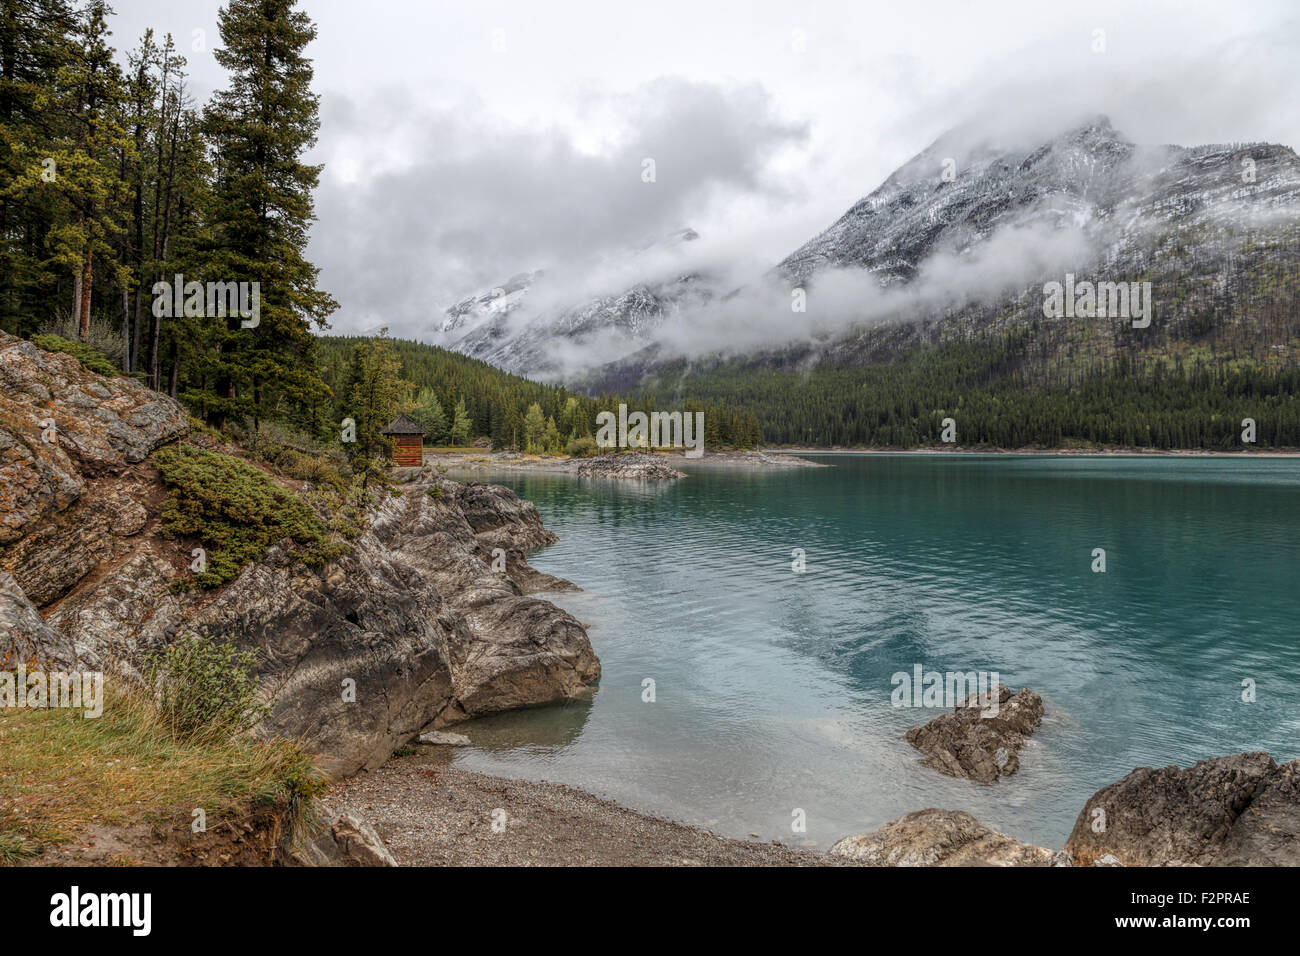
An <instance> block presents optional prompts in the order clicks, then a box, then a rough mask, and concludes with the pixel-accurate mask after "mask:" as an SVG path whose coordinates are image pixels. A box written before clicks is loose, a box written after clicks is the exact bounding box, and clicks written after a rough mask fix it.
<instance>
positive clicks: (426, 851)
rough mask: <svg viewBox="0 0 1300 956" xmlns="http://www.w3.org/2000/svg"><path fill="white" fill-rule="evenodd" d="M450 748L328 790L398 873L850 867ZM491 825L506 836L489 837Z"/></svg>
mask: <svg viewBox="0 0 1300 956" xmlns="http://www.w3.org/2000/svg"><path fill="white" fill-rule="evenodd" d="M453 749H454V748H452V747H446V746H432V747H430V746H420V747H418V748H417V752H416V753H415V754H414V755H412V756H407V757H394V758H392V759H390V760H388V761H386V762H385V763H384V764H383V765H382V766H380V767H378V768H376V769H374V770H371V771H367V772H362V773H358V774H355V775H353V776H352V777H349V778H348V779H347V780H344V781H341V782H340V783H337V784H335V785H334V786H333V787H332V788H331V789H330V795H329V796H330V799H331V800H332V801H333V802H334V803H336V804H338V805H340V806H342V807H346V808H348V809H349V810H351V811H355V812H356V813H357V814H359V815H361V816H363V817H364V819H365V820H366V822H367V823H368V824H369V825H370V826H372V827H373V828H374V829H375V832H376V833H378V835H379V837H380V839H382V840H383V842H384V845H385V846H386V847H388V849H389V850H390V851H391V852H392V854H393V856H394V857H395V858H396V859H397V861H398V863H399V864H400V865H402V866H853V865H857V864H855V862H854V861H853V860H849V859H843V858H840V857H836V856H831V855H830V854H828V853H826V852H824V851H822V850H820V849H813V848H807V847H797V846H790V845H787V844H784V843H778V842H775V841H772V842H761V841H759V840H757V839H755V840H737V839H733V838H731V837H724V836H720V835H718V834H716V833H713V832H712V831H710V830H706V829H704V828H702V827H696V826H691V825H689V824H686V823H681V822H678V821H676V820H671V819H668V818H666V817H660V816H656V815H654V814H651V813H646V812H644V811H641V810H635V809H632V808H630V807H625V806H623V805H622V804H620V803H617V802H615V801H613V800H608V799H605V798H603V797H599V796H596V795H595V794H593V793H591V792H590V791H587V790H583V789H582V788H580V787H574V786H569V785H567V784H563V783H552V782H549V781H545V780H542V781H533V780H520V779H515V778H510V777H498V776H494V775H491V774H485V773H479V772H477V771H472V770H461V769H459V768H457V767H455V766H453V765H452V754H451V752H450V751H452V750H453ZM501 811H504V817H502V815H501ZM494 815H495V817H494ZM494 819H496V820H498V821H500V820H504V824H505V830H504V831H500V832H494V831H493V821H494ZM497 825H498V827H499V826H500V824H499V823H498V824H497Z"/></svg>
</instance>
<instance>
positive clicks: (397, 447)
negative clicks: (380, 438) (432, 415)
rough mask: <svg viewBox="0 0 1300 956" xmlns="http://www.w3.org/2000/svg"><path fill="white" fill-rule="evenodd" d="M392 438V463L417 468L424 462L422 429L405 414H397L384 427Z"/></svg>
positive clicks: (386, 433)
mask: <svg viewBox="0 0 1300 956" xmlns="http://www.w3.org/2000/svg"><path fill="white" fill-rule="evenodd" d="M384 434H385V435H391V436H392V438H393V464H394V465H397V466H398V467H400V468H419V467H420V466H421V465H422V464H424V429H423V428H421V427H420V426H419V424H418V423H417V422H414V421H412V420H411V419H409V418H407V417H406V416H405V415H398V416H397V417H396V418H394V419H393V420H392V421H391V422H390V423H389V425H388V427H387V428H385V429H384Z"/></svg>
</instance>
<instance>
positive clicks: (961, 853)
mask: <svg viewBox="0 0 1300 956" xmlns="http://www.w3.org/2000/svg"><path fill="white" fill-rule="evenodd" d="M830 852H831V853H832V854H833V855H835V856H843V857H847V858H848V859H850V860H856V861H857V862H859V863H863V864H865V865H867V866H1052V865H1053V860H1054V859H1055V857H1056V854H1054V853H1053V852H1052V851H1051V850H1048V849H1046V848H1044V847H1041V846H1033V845H1032V844H1028V843H1021V842H1020V841H1019V840H1015V839H1012V838H1011V837H1009V836H1007V835H1006V834H1005V833H999V832H998V831H997V830H991V829H989V828H988V827H986V826H984V825H983V824H982V823H980V822H979V821H978V820H976V819H975V818H974V817H973V816H971V815H970V814H969V813H964V812H962V811H961V810H933V809H931V810H918V811H916V812H915V813H909V814H908V815H907V816H905V817H900V818H899V819H897V820H893V821H891V822H889V823H886V824H885V825H884V826H883V827H881V828H880V829H879V830H876V831H874V832H872V833H861V834H858V835H857V836H849V837H845V838H844V839H842V840H839V841H838V842H836V843H835V844H834V845H833V846H832V847H831V848H830Z"/></svg>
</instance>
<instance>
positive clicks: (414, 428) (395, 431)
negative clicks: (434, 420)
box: [384, 415, 424, 435]
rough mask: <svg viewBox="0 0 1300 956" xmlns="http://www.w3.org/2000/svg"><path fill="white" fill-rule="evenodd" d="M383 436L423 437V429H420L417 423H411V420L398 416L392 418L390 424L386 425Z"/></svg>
mask: <svg viewBox="0 0 1300 956" xmlns="http://www.w3.org/2000/svg"><path fill="white" fill-rule="evenodd" d="M384 434H385V435H423V434H424V429H423V428H421V427H420V425H419V423H418V422H414V421H412V420H411V419H409V418H407V417H406V416H405V415H398V416H397V417H396V418H394V419H393V420H392V421H391V422H389V423H388V427H387V428H385V429H384Z"/></svg>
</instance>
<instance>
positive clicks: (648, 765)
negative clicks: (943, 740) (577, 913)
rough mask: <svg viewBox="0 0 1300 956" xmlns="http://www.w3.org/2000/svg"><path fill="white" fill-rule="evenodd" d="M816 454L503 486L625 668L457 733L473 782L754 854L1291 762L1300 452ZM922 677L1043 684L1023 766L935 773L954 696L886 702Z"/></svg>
mask: <svg viewBox="0 0 1300 956" xmlns="http://www.w3.org/2000/svg"><path fill="white" fill-rule="evenodd" d="M809 457H811V458H812V459H813V460H816V461H819V462H824V463H827V464H828V465H830V467H826V468H799V469H788V470H778V471H766V472H754V471H750V470H743V469H740V468H734V467H720V466H715V465H709V464H707V463H706V464H704V465H701V466H695V467H692V466H691V465H690V464H689V463H688V464H687V465H685V466H683V470H688V471H689V472H690V476H689V477H688V478H686V479H684V480H681V481H678V482H671V483H669V482H662V483H629V482H615V481H591V480H581V479H576V478H573V477H569V476H560V475H541V474H528V475H524V474H503V475H499V476H493V477H492V478H491V480H493V481H496V482H499V483H501V484H505V485H508V486H510V487H512V488H513V489H514V490H515V491H517V492H518V493H519V494H520V495H521V496H523V497H526V498H528V499H529V500H531V501H533V502H535V503H536V504H537V506H538V508H539V509H540V510H541V513H542V518H543V520H544V521H545V523H546V525H547V527H549V528H551V529H552V530H554V531H555V532H557V533H558V534H559V536H560V540H559V543H557V544H555V545H553V546H551V547H549V548H546V549H544V550H542V551H540V552H536V553H535V554H533V555H532V557H531V558H530V561H531V563H532V564H533V565H534V566H536V567H537V568H539V569H540V570H543V571H546V572H549V573H551V574H557V575H560V576H561V577H565V578H568V579H569V580H571V581H573V582H574V583H576V584H577V585H579V586H580V587H581V588H582V589H583V590H582V591H581V592H575V593H565V594H557V595H548V596H547V597H548V598H549V599H551V600H554V601H555V603H557V604H560V605H561V606H563V607H564V608H566V609H567V610H569V611H570V612H571V613H573V614H574V616H575V617H577V618H578V619H579V620H581V621H582V622H583V623H584V624H586V625H587V626H588V630H589V633H590V636H591V641H592V645H593V647H594V648H595V650H596V653H597V654H598V655H599V656H600V659H601V662H602V665H603V671H604V673H603V677H602V680H601V683H600V686H599V688H598V690H597V691H596V693H595V694H594V696H593V699H592V700H591V701H590V702H583V703H573V704H565V705H562V706H554V707H547V708H539V709H536V710H531V711H524V712H519V713H514V714H503V715H499V716H496V717H492V718H488V719H484V720H479V721H475V722H473V723H470V724H467V725H464V726H463V728H457V729H458V730H463V731H464V732H465V733H467V734H468V735H469V736H470V738H471V739H472V740H473V742H474V746H473V747H471V748H462V749H460V750H458V751H457V754H456V758H455V759H456V762H457V765H458V766H462V767H465V768H467V769H474V770H481V771H485V772H489V773H495V774H501V775H503V776H513V777H524V778H528V779H539V780H550V781H554V782H563V783H568V784H571V785H574V786H579V787H582V788H585V789H588V790H590V791H592V792H595V793H598V794H600V795H602V796H607V797H611V798H613V799H616V800H618V801H620V802H621V803H624V804H625V805H627V806H630V807H634V808H636V809H640V810H645V811H650V812H655V813H660V814H663V815H666V816H669V817H672V818H675V819H679V820H683V821H685V822H688V823H693V824H699V825H703V826H707V827H709V828H710V829H712V830H714V831H715V832H718V833H722V834H725V835H729V836H736V837H741V838H744V837H748V836H749V835H750V834H754V833H756V834H758V835H759V836H760V837H761V838H762V839H765V840H771V839H779V840H781V841H782V842H786V843H790V844H796V845H797V844H800V843H803V842H805V841H811V842H814V843H815V844H816V845H817V846H819V847H821V848H823V849H824V848H826V847H828V846H829V845H830V843H832V842H833V841H834V840H836V839H838V838H839V837H842V836H845V835H847V834H850V833H860V832H863V831H866V830H871V829H874V828H876V827H878V826H880V825H881V824H883V823H885V822H886V821H888V820H891V819H894V818H896V817H899V816H901V815H903V814H904V813H907V812H910V811H912V810H919V809H922V808H924V807H942V808H946V809H957V810H967V811H969V812H971V813H973V814H974V815H975V816H976V817H978V818H979V819H980V820H981V821H982V822H984V823H986V824H989V825H991V826H994V827H996V828H998V829H1001V830H1003V831H1004V832H1007V833H1009V834H1011V835H1013V836H1015V837H1017V838H1019V839H1022V840H1026V841H1030V842H1034V843H1038V844H1041V845H1043V846H1047V847H1052V848H1059V847H1060V846H1061V845H1062V843H1063V842H1064V840H1065V838H1066V836H1067V835H1068V833H1069V831H1070V829H1071V827H1072V826H1073V824H1074V820H1075V817H1076V816H1077V815H1078V813H1079V811H1080V809H1081V808H1082V807H1083V804H1084V801H1085V800H1086V799H1087V798H1088V797H1089V796H1091V795H1092V794H1093V793H1094V792H1095V791H1096V790H1098V789H1099V788H1100V787H1102V786H1104V785H1105V784H1107V783H1110V782H1112V781H1114V780H1117V779H1119V778H1120V777H1122V776H1124V775H1125V774H1126V773H1128V772H1129V771H1130V770H1132V769H1133V768H1134V767H1139V766H1164V765H1167V764H1171V763H1177V764H1180V765H1184V766H1185V765H1187V764H1189V763H1192V762H1195V761H1196V760H1197V759H1201V758H1205V757H1209V756H1215V755H1220V754H1228V753H1236V752H1239V751H1243V750H1268V751H1270V752H1272V754H1273V756H1274V758H1275V759H1277V760H1278V761H1279V762H1282V761H1283V760H1290V759H1293V758H1295V757H1297V756H1300V534H1297V526H1298V525H1300V461H1295V460H1283V459H1262V458H1259V459H1245V460H1237V459H1233V460H1227V459H1198V458H1127V457H1105V458H1091V457H1090V458H1070V457H1059V456H952V455H942V456H941V455H896V456H875V455H827V456H821V457H816V456H809ZM796 548H802V549H803V550H804V552H805V555H806V558H805V560H806V571H805V572H804V573H801V574H800V573H795V572H794V571H792V569H791V562H792V560H793V558H792V551H793V549H796ZM1096 548H1103V549H1105V552H1106V570H1105V572H1104V573H1096V572H1094V571H1093V570H1092V568H1093V564H1094V557H1093V551H1094V549H1096ZM918 664H919V665H921V666H923V667H924V668H925V669H926V670H935V671H940V672H945V671H963V672H965V671H971V670H975V671H980V670H986V671H997V672H998V674H999V675H1000V677H1001V680H1002V681H1003V682H1004V683H1006V684H1007V685H1008V686H1009V687H1011V688H1012V689H1013V690H1018V689H1019V688H1021V687H1030V688H1032V689H1033V690H1035V691H1037V692H1038V693H1040V694H1041V695H1042V696H1043V699H1044V704H1045V707H1046V714H1045V717H1044V720H1043V724H1042V726H1041V727H1040V728H1039V730H1038V732H1037V733H1036V734H1035V735H1034V736H1033V738H1032V739H1031V740H1030V742H1029V744H1028V746H1027V747H1026V748H1025V749H1024V750H1023V751H1022V752H1021V769H1020V772H1019V773H1018V774H1016V775H1015V776H1012V777H1009V778H1004V779H1003V780H1002V781H1000V782H998V783H996V784H993V785H988V786H985V785H980V784H975V783H969V782H965V781H958V780H953V779H951V778H948V777H944V776H942V775H940V774H938V773H936V772H935V771H932V770H929V769H927V768H924V767H922V766H920V765H919V764H918V763H917V758H918V756H919V754H917V753H916V752H915V751H914V750H912V749H911V747H909V746H908V745H907V744H906V743H905V742H904V741H903V739H902V736H903V733H904V731H906V729H907V728H908V727H911V726H914V725H917V724H921V723H924V722H925V721H927V720H929V719H931V718H932V717H934V716H935V715H936V714H938V713H940V712H941V709H939V708H930V709H925V708H910V707H902V708H896V707H894V706H893V705H892V703H891V692H892V691H893V689H894V685H893V684H892V683H891V676H892V675H893V674H895V673H896V672H899V671H905V672H908V673H911V672H912V670H913V668H914V666H915V665H918ZM647 678H648V679H651V680H653V681H654V691H655V700H654V702H653V703H648V702H645V701H643V699H642V697H643V681H645V680H646V679H647ZM1245 681H1253V682H1254V687H1255V694H1256V700H1254V701H1253V702H1247V701H1245V700H1243V690H1244V689H1245V685H1244V684H1243V682H1245ZM796 808H798V809H801V810H803V811H804V812H805V813H806V816H807V832H806V833H793V832H792V831H791V821H792V813H793V811H794V810H795V809H796Z"/></svg>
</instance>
